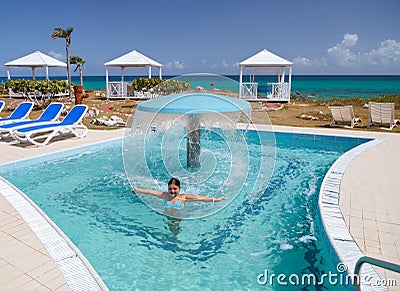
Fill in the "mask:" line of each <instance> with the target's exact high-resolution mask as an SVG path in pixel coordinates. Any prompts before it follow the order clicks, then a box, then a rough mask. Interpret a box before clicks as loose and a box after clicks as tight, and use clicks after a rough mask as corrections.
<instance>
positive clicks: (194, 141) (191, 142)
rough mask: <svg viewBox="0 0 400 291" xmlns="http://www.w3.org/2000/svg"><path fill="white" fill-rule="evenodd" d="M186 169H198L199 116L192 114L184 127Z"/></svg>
mask: <svg viewBox="0 0 400 291" xmlns="http://www.w3.org/2000/svg"><path fill="white" fill-rule="evenodd" d="M186 146H187V162H186V163H187V167H188V168H198V167H200V116H199V115H198V114H193V115H191V116H190V117H189V118H188V124H187V127H186Z"/></svg>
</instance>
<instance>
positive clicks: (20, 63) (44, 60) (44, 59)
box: [4, 51, 67, 80]
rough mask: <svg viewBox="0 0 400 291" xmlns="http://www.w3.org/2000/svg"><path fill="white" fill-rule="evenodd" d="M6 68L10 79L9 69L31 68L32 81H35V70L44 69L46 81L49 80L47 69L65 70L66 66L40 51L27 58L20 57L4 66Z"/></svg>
mask: <svg viewBox="0 0 400 291" xmlns="http://www.w3.org/2000/svg"><path fill="white" fill-rule="evenodd" d="M4 65H5V66H6V68H7V78H8V79H11V75H10V67H28V68H32V79H33V80H35V69H36V68H45V70H46V80H48V79H49V68H50V67H61V68H66V67H67V64H66V63H64V62H61V61H59V60H57V59H55V58H52V57H50V56H48V55H45V54H44V53H41V52H40V51H36V52H34V53H31V54H29V55H27V56H24V57H21V58H19V59H16V60H14V61H10V62H8V63H5V64H4Z"/></svg>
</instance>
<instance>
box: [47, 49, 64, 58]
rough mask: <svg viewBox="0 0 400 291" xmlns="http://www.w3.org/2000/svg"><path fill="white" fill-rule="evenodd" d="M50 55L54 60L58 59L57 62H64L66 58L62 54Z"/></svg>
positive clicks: (50, 53) (52, 53)
mask: <svg viewBox="0 0 400 291" xmlns="http://www.w3.org/2000/svg"><path fill="white" fill-rule="evenodd" d="M49 55H50V56H52V57H53V58H55V59H57V60H63V59H64V56H63V55H62V54H59V53H56V52H53V51H50V52H49Z"/></svg>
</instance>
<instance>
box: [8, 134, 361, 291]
mask: <svg viewBox="0 0 400 291" xmlns="http://www.w3.org/2000/svg"><path fill="white" fill-rule="evenodd" d="M252 135H253V134H252V132H250V133H249V136H248V139H249V142H250V143H251V141H252V140H253V136H252ZM261 137H262V135H261ZM275 137H276V154H277V158H276V165H275V170H274V174H273V176H272V179H271V181H270V183H269V186H268V188H267V189H266V191H265V193H264V194H263V196H262V197H261V198H260V199H259V200H258V201H257V202H256V203H254V204H250V203H248V201H247V200H246V199H244V198H243V197H242V196H241V195H239V196H238V197H236V199H235V200H234V201H232V203H230V204H229V205H228V206H227V207H226V208H224V209H223V210H221V211H219V212H217V213H216V214H214V215H212V216H209V217H207V218H202V219H194V220H181V221H178V220H174V219H170V218H167V217H165V216H163V215H161V214H159V213H157V212H155V211H154V210H151V209H150V208H148V207H147V206H146V205H145V204H143V202H142V201H141V200H140V199H139V198H138V197H136V196H134V195H132V194H131V192H130V184H129V182H128V180H127V178H126V175H125V172H124V167H123V162H122V150H121V145H120V144H119V143H117V144H115V145H113V146H110V147H107V148H103V149H99V150H90V151H84V152H82V153H81V154H78V155H76V154H75V155H73V156H69V157H66V158H59V159H54V160H51V161H48V162H45V165H43V164H37V165H33V166H29V167H23V168H18V169H17V170H9V171H6V172H3V173H2V175H3V176H4V177H5V178H6V179H8V180H9V181H10V182H11V183H13V184H14V185H15V186H17V187H18V188H19V189H21V190H22V191H23V192H24V193H26V194H27V195H28V196H29V197H30V198H31V199H32V200H33V201H34V202H35V203H36V204H38V205H39V206H40V207H41V208H42V209H43V210H44V211H45V212H46V213H47V215H48V216H49V217H50V218H51V219H52V220H53V221H54V222H55V223H56V224H57V225H58V226H59V227H60V228H61V229H62V230H63V231H64V232H65V234H66V235H67V236H68V237H69V238H70V239H71V240H72V241H73V242H74V243H75V245H76V246H77V247H78V248H79V249H80V250H81V252H82V253H83V254H84V255H85V256H86V258H87V259H88V260H89V261H90V263H91V264H92V266H93V267H94V268H95V269H96V271H97V272H98V273H99V275H100V276H101V277H102V279H103V280H104V282H105V284H106V285H107V286H108V287H109V288H110V289H111V290H136V289H137V290H150V289H154V290H171V289H176V290H183V289H190V290H205V289H207V288H208V289H210V290H244V289H251V290H265V289H274V290H279V289H281V288H282V289H286V288H287V286H286V287H285V286H279V285H278V284H277V283H276V282H275V284H274V285H273V286H270V285H266V286H265V285H260V284H259V282H258V281H257V277H258V276H259V275H260V274H262V273H264V272H265V270H268V273H269V274H271V273H274V274H281V273H282V274H287V275H290V274H298V275H299V276H300V275H301V274H314V275H315V276H317V277H319V276H322V274H326V273H328V272H334V273H335V272H336V266H335V265H334V264H333V263H332V262H331V259H330V257H329V251H330V250H329V249H328V248H327V245H326V243H325V241H324V232H323V229H322V225H321V222H320V218H319V210H318V193H319V188H320V185H321V182H322V180H323V177H324V175H325V173H326V172H327V170H328V169H329V167H330V166H331V165H332V163H333V162H334V161H335V160H336V159H337V158H338V157H339V156H340V155H341V154H343V153H344V152H346V151H347V150H349V149H351V148H352V147H354V146H356V145H358V144H360V143H362V142H365V141H366V140H364V139H352V138H337V137H329V136H314V135H299V134H284V133H276V135H275ZM254 146H257V145H254ZM252 159H257V157H252ZM21 173H23V175H21ZM250 176H251V173H250ZM166 181H167V180H166ZM182 190H183V192H184V190H185V189H182ZM307 288H309V289H308V290H320V289H323V288H328V289H329V290H342V288H343V287H340V286H330V285H327V283H325V285H324V286H316V287H307ZM295 289H298V288H295Z"/></svg>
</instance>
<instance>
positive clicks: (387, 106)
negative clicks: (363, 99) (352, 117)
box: [368, 102, 398, 130]
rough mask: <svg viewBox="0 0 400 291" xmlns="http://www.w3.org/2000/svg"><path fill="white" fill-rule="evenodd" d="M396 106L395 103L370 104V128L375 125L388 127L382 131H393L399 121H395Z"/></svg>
mask: <svg viewBox="0 0 400 291" xmlns="http://www.w3.org/2000/svg"><path fill="white" fill-rule="evenodd" d="M394 112H395V104H394V103H393V102H369V103H368V127H371V126H373V125H378V124H379V125H388V126H389V127H381V129H385V130H392V129H393V128H394V127H395V126H396V123H397V122H398V120H395V119H394Z"/></svg>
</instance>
